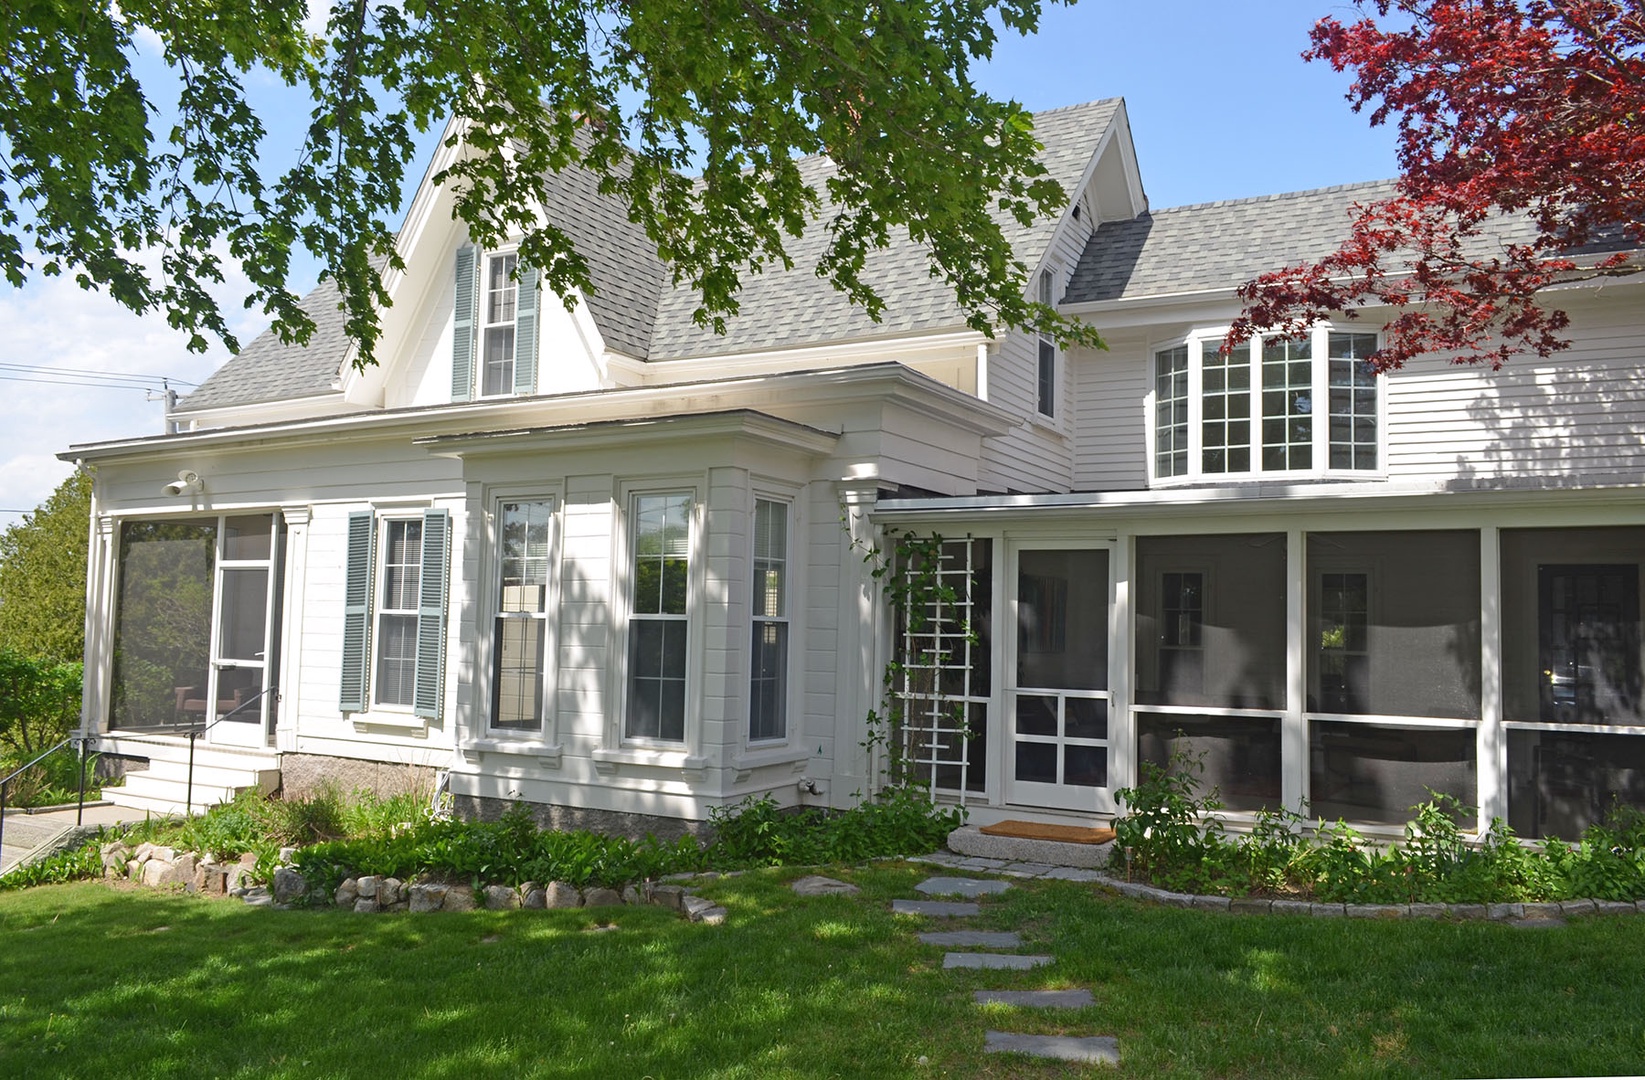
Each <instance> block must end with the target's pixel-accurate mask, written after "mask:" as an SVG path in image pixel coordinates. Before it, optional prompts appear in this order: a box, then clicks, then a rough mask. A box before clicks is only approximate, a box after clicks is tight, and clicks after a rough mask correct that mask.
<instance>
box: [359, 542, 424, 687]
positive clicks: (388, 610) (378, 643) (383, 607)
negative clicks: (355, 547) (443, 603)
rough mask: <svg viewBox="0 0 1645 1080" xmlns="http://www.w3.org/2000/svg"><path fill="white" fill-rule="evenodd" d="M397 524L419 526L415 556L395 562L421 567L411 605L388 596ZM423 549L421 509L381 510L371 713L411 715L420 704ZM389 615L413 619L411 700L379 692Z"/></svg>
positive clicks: (374, 586) (373, 608)
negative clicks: (413, 511) (419, 622)
mask: <svg viewBox="0 0 1645 1080" xmlns="http://www.w3.org/2000/svg"><path fill="white" fill-rule="evenodd" d="M397 525H405V526H412V525H414V526H416V529H417V540H416V543H415V544H414V545H409V546H411V547H412V548H413V549H414V556H413V558H412V560H411V562H409V563H395V564H393V565H395V566H412V567H414V568H415V569H416V571H417V582H416V584H415V585H414V586H412V587H411V591H412V593H413V603H412V605H411V606H410V607H409V608H405V607H390V606H389V605H388V600H387V595H388V589H389V577H388V570H389V565H390V563H389V556H390V550H391V547H390V537H391V530H392V529H393V528H394V527H395V526H397ZM422 552H423V518H422V515H421V513H418V514H404V513H384V514H379V515H378V517H377V550H376V551H375V552H374V553H373V561H374V562H375V563H376V565H375V566H374V567H372V571H373V574H374V578H373V581H372V583H371V593H372V595H371V608H370V611H371V632H370V657H369V663H370V668H369V669H368V674H367V679H368V682H367V698H366V711H367V712H368V713H371V712H391V713H405V714H406V715H408V716H409V715H411V713H412V710H413V709H415V708H416V697H417V617H418V615H419V613H420V610H421V606H420V604H419V603H418V602H417V597H418V596H420V594H421V592H422V586H423V578H422V575H423V559H422ZM403 588H404V586H403V585H402V589H403ZM385 618H397V619H406V618H409V619H410V621H411V656H410V657H409V659H410V663H411V682H410V685H409V690H410V695H409V697H408V700H406V701H404V702H397V701H384V700H382V698H381V697H380V696H379V695H380V694H381V693H382V689H383V682H384V679H383V668H382V664H383V659H384V657H383V645H384V644H385V641H384V639H385V637H386V635H385V634H384V633H383V620H384V619H385ZM396 659H398V660H400V661H401V662H404V661H405V660H406V659H407V658H406V657H397V658H396Z"/></svg>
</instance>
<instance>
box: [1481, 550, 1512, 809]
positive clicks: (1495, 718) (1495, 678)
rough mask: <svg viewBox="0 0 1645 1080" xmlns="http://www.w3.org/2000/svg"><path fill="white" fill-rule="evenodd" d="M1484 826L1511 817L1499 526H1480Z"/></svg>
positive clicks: (1482, 791) (1482, 792) (1482, 807)
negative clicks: (1504, 725)
mask: <svg viewBox="0 0 1645 1080" xmlns="http://www.w3.org/2000/svg"><path fill="white" fill-rule="evenodd" d="M1479 645H1480V657H1479V694H1480V700H1479V740H1478V749H1477V752H1478V755H1479V761H1478V766H1477V767H1478V770H1479V771H1478V773H1477V776H1478V778H1479V828H1480V830H1481V831H1484V829H1485V828H1486V827H1487V826H1488V825H1490V823H1491V819H1492V818H1497V817H1500V818H1501V819H1502V820H1504V821H1506V820H1508V740H1507V737H1506V736H1505V734H1504V733H1503V730H1502V548H1501V545H1500V543H1499V537H1498V530H1497V527H1496V526H1495V525H1485V526H1482V527H1481V528H1480V530H1479Z"/></svg>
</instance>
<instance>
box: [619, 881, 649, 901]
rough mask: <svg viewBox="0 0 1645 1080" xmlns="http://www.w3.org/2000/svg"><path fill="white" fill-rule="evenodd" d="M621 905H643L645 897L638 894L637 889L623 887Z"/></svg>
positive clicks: (629, 886) (627, 886)
mask: <svg viewBox="0 0 1645 1080" xmlns="http://www.w3.org/2000/svg"><path fill="white" fill-rule="evenodd" d="M623 903H625V904H643V903H645V897H644V896H642V895H641V894H640V890H639V889H637V888H635V887H634V886H632V885H625V886H623Z"/></svg>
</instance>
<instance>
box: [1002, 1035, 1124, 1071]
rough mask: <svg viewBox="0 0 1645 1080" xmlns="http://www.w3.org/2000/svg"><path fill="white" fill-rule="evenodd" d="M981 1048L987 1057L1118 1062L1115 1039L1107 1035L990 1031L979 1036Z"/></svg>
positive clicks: (1099, 1062) (1115, 1063) (1118, 1049)
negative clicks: (1015, 1056)
mask: <svg viewBox="0 0 1645 1080" xmlns="http://www.w3.org/2000/svg"><path fill="white" fill-rule="evenodd" d="M982 1048H983V1050H985V1051H987V1052H988V1053H990V1054H1027V1055H1028V1056H1030V1057H1038V1058H1051V1059H1053V1060H1056V1061H1082V1062H1086V1063H1088V1064H1094V1065H1118V1064H1119V1063H1120V1046H1119V1040H1117V1039H1115V1038H1113V1037H1112V1036H1109V1035H1093V1036H1090V1037H1088V1038H1083V1039H1082V1038H1076V1037H1074V1036H1072V1035H1013V1034H1011V1033H1010V1032H1007V1031H990V1032H988V1033H987V1034H986V1035H984V1036H983V1047H982Z"/></svg>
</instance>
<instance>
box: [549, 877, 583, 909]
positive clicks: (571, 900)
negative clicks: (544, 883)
mask: <svg viewBox="0 0 1645 1080" xmlns="http://www.w3.org/2000/svg"><path fill="white" fill-rule="evenodd" d="M544 891H545V892H546V893H547V894H548V895H547V897H546V900H547V904H548V906H549V907H551V908H572V907H582V906H583V897H582V894H581V893H579V892H578V891H577V890H576V888H574V887H573V886H571V885H568V884H566V883H565V882H563V881H551V882H549V883H548V888H547V889H545V890H544Z"/></svg>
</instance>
